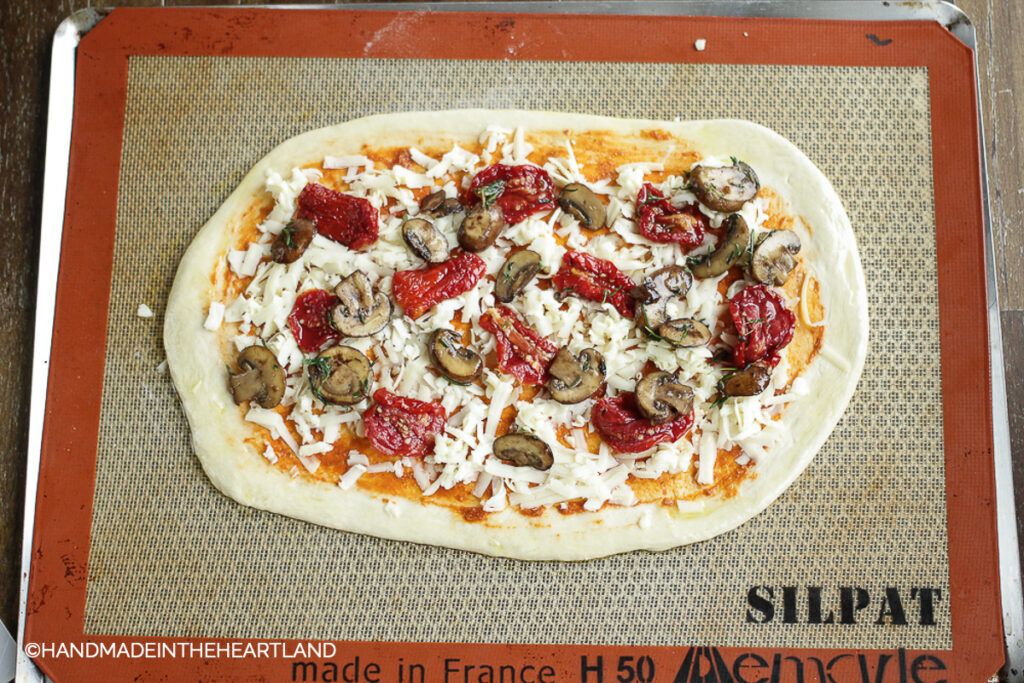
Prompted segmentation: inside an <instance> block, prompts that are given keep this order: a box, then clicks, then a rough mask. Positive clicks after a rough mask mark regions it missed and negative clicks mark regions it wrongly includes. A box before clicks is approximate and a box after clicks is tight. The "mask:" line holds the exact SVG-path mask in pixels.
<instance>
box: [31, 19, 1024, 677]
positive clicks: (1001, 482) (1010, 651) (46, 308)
mask: <svg viewBox="0 0 1024 683" xmlns="http://www.w3.org/2000/svg"><path fill="white" fill-rule="evenodd" d="M865 4H866V3H864V2H862V1H853V0H832V1H824V0H822V1H819V2H810V3H809V2H795V1H793V0H776V1H775V2H768V3H758V4H757V5H756V6H751V5H750V4H749V3H746V2H738V1H736V0H720V1H719V2H714V3H712V2H707V1H706V0H641V1H640V2H623V1H619V0H612V1H597V2H591V1H586V0H584V1H581V2H574V3H571V4H562V3H550V2H537V1H526V2H517V3H514V4H512V3H508V2H465V3H463V2H441V3H435V4H431V5H421V4H416V3H388V4H383V3H370V4H364V5H358V6H353V5H288V6H275V5H262V6H250V7H246V8H245V9H247V10H248V9H275V10H279V9H317V10H330V9H357V10H359V11H367V10H369V11H373V10H387V11H403V10H404V11H430V12H447V11H460V12H514V13H560V14H565V13H581V14H582V13H587V14H635V15H651V14H666V15H701V16H723V17H781V18H805V19H832V20H875V21H920V20H932V21H936V22H938V23H940V24H941V25H943V26H944V27H945V28H946V29H947V30H949V31H950V32H951V33H952V34H953V35H954V36H956V37H957V38H958V39H959V40H960V41H961V42H963V43H964V44H965V45H967V46H968V47H970V48H972V50H973V49H974V48H975V47H976V39H975V31H974V27H973V25H972V24H971V22H970V20H969V18H968V17H967V16H966V14H964V13H963V11H962V10H960V9H959V8H957V7H955V6H954V5H952V4H950V3H948V2H936V3H928V4H915V5H909V4H908V5H889V4H888V3H884V4H883V3H881V2H879V3H877V4H874V3H872V4H871V5H868V6H865ZM206 9H210V7H207V8H206ZM108 13H109V10H95V9H86V10H80V11H78V12H75V13H74V14H72V15H71V16H70V17H68V18H67V19H66V20H65V21H64V22H62V23H61V25H60V26H59V27H58V29H57V31H56V33H55V36H54V43H53V50H52V61H51V74H50V75H51V80H50V83H51V86H50V95H49V102H48V121H49V123H48V126H47V149H46V157H45V158H46V162H45V171H44V186H43V215H42V220H41V229H40V243H41V244H56V245H57V246H56V247H55V248H52V249H40V256H39V274H38V279H37V294H36V320H35V337H34V347H33V360H32V381H31V387H32V391H31V403H30V415H29V435H28V449H27V458H26V488H25V509H24V526H23V538H22V566H21V587H20V596H19V611H18V659H17V672H16V680H19V681H23V680H24V681H42V680H47V679H46V678H45V676H44V675H43V674H42V672H41V671H40V670H39V669H38V668H37V667H36V666H35V664H34V663H33V662H32V661H31V659H29V658H28V656H27V655H26V654H25V652H24V650H23V646H24V631H25V621H26V616H27V602H28V588H29V583H28V579H29V569H30V562H31V552H32V545H33V540H34V531H35V528H34V521H35V504H36V496H37V492H38V480H39V467H40V459H41V451H42V434H43V426H44V425H43V416H44V414H45V408H46V389H47V382H48V374H49V373H48V369H49V352H50V346H51V342H52V334H53V316H54V310H55V304H56V282H57V276H58V273H59V263H60V244H61V238H62V234H63V214H64V195H65V192H66V190H67V181H68V158H69V154H70V147H71V122H72V116H73V107H74V83H75V71H74V69H75V57H76V51H77V46H78V43H79V41H80V40H81V38H82V36H84V35H85V34H86V33H88V32H89V31H90V30H91V29H92V28H94V27H95V26H96V25H97V24H98V23H99V22H100V21H102V20H103V18H104V17H105V16H106V15H107V14H108ZM974 70H975V74H977V58H976V56H975V58H974ZM976 80H977V79H976ZM980 107H981V103H980V93H979V96H978V108H979V113H980ZM979 137H980V140H981V141H982V145H981V150H980V159H981V173H982V174H981V177H982V187H983V204H984V206H983V212H984V239H985V266H986V273H985V275H986V285H987V292H986V296H987V305H988V319H989V345H990V354H991V361H992V362H991V375H992V377H991V379H992V404H993V405H992V408H993V430H994V434H993V455H994V459H995V469H996V502H997V520H998V528H997V536H998V549H999V567H1000V584H1001V587H1002V605H1003V627H1004V636H1005V639H1004V642H1005V648H1006V652H1007V665H1008V666H1007V668H1008V669H1009V668H1016V669H1017V670H1018V671H1019V670H1021V668H1022V667H1021V664H1022V663H1024V641H1021V639H1020V634H1021V633H1022V632H1024V601H1022V599H1021V580H1020V574H1019V566H1018V557H1019V555H1018V552H1017V543H1018V540H1017V534H1016V527H1015V524H1014V522H1015V510H1014V506H1013V486H1012V463H1011V457H1010V456H1011V454H1010V448H1009V445H1010V439H1009V416H1008V411H1007V406H1006V390H1005V372H1004V368H1003V352H1002V336H1001V328H1000V317H999V304H998V292H997V287H996V281H995V251H994V241H993V236H992V225H991V217H990V210H989V204H988V178H987V159H986V154H985V147H984V144H983V141H984V130H983V128H982V126H981V122H980V117H979Z"/></svg>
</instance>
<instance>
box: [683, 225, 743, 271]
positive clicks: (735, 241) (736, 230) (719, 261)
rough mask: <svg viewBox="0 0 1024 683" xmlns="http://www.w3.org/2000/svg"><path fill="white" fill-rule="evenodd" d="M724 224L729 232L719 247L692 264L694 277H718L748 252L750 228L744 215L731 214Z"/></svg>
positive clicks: (691, 268) (691, 269)
mask: <svg viewBox="0 0 1024 683" xmlns="http://www.w3.org/2000/svg"><path fill="white" fill-rule="evenodd" d="M723 226H725V227H726V228H727V232H726V233H725V239H724V240H722V243H721V244H720V245H718V248H717V249H715V250H714V251H713V252H711V254H710V255H709V256H706V257H704V258H702V259H700V260H699V261H697V262H695V263H693V264H692V265H691V266H690V271H691V272H692V273H693V276H694V277H699V278H701V279H704V278H708V277H718V276H719V275H721V274H722V273H724V272H725V271H727V270H729V268H731V267H732V265H733V264H734V263H739V262H740V261H741V260H742V259H743V255H744V254H746V253H747V248H748V247H749V246H750V228H748V227H747V221H745V220H744V219H743V216H741V215H739V214H738V213H734V214H730V215H729V217H728V218H726V219H725V222H724V223H723Z"/></svg>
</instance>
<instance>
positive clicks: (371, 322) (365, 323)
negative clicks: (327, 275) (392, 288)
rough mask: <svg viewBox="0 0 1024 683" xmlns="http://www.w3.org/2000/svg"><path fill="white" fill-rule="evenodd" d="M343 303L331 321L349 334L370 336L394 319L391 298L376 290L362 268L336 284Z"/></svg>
mask: <svg viewBox="0 0 1024 683" xmlns="http://www.w3.org/2000/svg"><path fill="white" fill-rule="evenodd" d="M334 294H335V296H337V297H338V299H339V301H340V303H338V305H336V306H335V307H334V309H333V310H332V311H331V324H332V325H334V327H335V329H337V330H338V331H339V332H341V333H342V334H343V335H345V336H347V337H368V336H370V335H371V334H376V333H378V332H380V331H381V330H383V329H384V328H385V327H387V324H388V323H389V322H391V299H389V298H388V297H387V295H386V294H384V293H383V292H376V293H374V291H373V288H372V287H371V286H370V280H369V279H368V278H367V277H366V275H364V274H363V272H362V271H359V270H357V271H356V272H354V273H352V274H351V275H349V276H348V277H347V278H345V279H344V280H342V281H341V282H339V283H338V286H337V287H335V288H334Z"/></svg>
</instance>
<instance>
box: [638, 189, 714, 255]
mask: <svg viewBox="0 0 1024 683" xmlns="http://www.w3.org/2000/svg"><path fill="white" fill-rule="evenodd" d="M636 223H637V225H638V226H640V232H641V233H642V234H643V236H644V237H646V238H647V239H649V240H653V241H655V242H679V243H680V244H681V245H683V246H684V247H696V246H699V245H700V243H701V242H703V241H704V231H705V230H707V229H708V219H707V217H706V216H705V215H704V214H702V213H701V212H700V209H698V208H697V205H696V204H691V205H690V206H687V207H684V208H682V209H677V208H676V207H674V206H672V203H671V202H669V200H668V199H666V198H665V196H664V195H662V194H661V192H658V190H656V189H655V188H654V186H653V185H651V184H650V183H644V184H643V187H641V188H640V192H639V194H637V196H636Z"/></svg>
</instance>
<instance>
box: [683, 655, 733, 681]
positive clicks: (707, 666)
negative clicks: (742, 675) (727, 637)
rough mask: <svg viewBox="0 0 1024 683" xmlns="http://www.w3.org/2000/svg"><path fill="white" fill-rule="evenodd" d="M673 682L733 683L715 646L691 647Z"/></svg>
mask: <svg viewBox="0 0 1024 683" xmlns="http://www.w3.org/2000/svg"><path fill="white" fill-rule="evenodd" d="M674 683H733V677H732V676H730V675H729V666H728V665H727V664H726V663H725V660H723V659H722V655H721V654H720V653H719V652H718V649H717V648H714V647H691V648H690V651H689V652H687V653H686V657H685V658H684V659H683V665H682V666H680V667H679V673H677V674H676V678H675V682H674Z"/></svg>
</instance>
